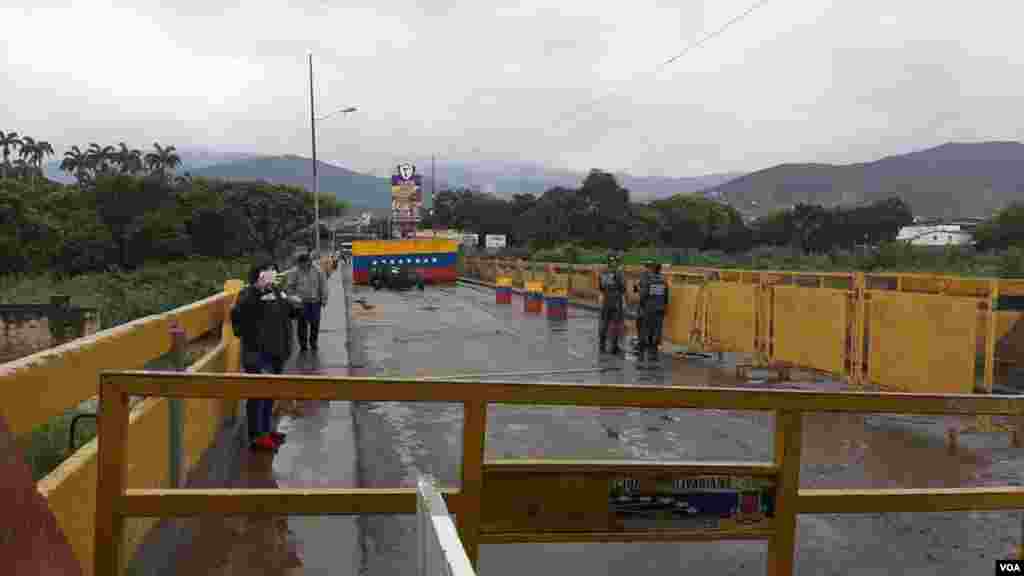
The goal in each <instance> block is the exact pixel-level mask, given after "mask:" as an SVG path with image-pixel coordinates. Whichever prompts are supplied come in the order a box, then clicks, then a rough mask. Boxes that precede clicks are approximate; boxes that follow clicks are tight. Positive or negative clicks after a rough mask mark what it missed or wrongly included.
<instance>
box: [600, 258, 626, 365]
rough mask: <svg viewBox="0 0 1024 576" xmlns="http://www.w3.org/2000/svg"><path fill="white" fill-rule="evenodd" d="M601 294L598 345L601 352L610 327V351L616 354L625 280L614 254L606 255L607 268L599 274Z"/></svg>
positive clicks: (603, 349)
mask: <svg viewBox="0 0 1024 576" xmlns="http://www.w3.org/2000/svg"><path fill="white" fill-rule="evenodd" d="M601 295H602V296H603V298H602V301H601V324H600V327H599V329H598V346H599V349H600V351H601V353H602V354H603V353H604V351H605V342H606V341H607V339H608V335H609V334H608V332H609V328H611V337H612V351H611V353H612V354H618V353H619V336H620V333H621V326H622V317H623V307H624V302H623V299H624V297H625V295H626V280H625V278H624V277H623V276H622V271H621V270H620V269H619V259H618V257H617V256H616V255H615V254H609V255H608V269H607V270H605V271H604V273H602V274H601Z"/></svg>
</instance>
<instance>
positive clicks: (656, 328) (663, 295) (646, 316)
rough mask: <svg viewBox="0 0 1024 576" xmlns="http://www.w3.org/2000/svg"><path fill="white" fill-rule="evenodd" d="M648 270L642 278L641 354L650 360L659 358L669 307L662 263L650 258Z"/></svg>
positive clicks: (635, 288) (641, 356) (639, 290)
mask: <svg viewBox="0 0 1024 576" xmlns="http://www.w3.org/2000/svg"><path fill="white" fill-rule="evenodd" d="M646 264H647V272H646V273H645V274H644V275H643V277H642V278H641V279H640V286H639V288H637V287H634V290H635V291H637V292H639V293H640V317H641V318H643V322H642V329H641V334H640V350H639V356H640V358H641V359H643V355H644V351H646V352H647V355H648V360H657V359H658V348H659V347H660V346H661V328H662V325H663V324H664V321H665V311H666V309H667V308H668V285H667V284H666V283H665V277H664V276H662V275H661V264H658V263H657V262H655V261H654V260H648V261H647V262H646Z"/></svg>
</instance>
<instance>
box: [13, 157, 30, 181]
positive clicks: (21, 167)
mask: <svg viewBox="0 0 1024 576" xmlns="http://www.w3.org/2000/svg"><path fill="white" fill-rule="evenodd" d="M31 173H32V165H31V164H29V163H28V162H26V161H25V159H24V158H18V159H17V160H15V161H14V177H15V178H28V175H29V174H31Z"/></svg>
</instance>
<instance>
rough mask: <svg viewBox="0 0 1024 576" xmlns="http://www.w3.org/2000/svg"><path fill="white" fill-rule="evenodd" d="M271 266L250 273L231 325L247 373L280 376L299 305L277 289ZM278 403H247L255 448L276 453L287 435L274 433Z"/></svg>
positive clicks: (267, 265)
mask: <svg viewBox="0 0 1024 576" xmlns="http://www.w3.org/2000/svg"><path fill="white" fill-rule="evenodd" d="M274 279H275V273H274V271H273V267H272V265H271V264H269V263H267V264H260V265H257V266H253V267H252V268H251V269H250V270H249V285H248V286H246V287H245V288H244V289H243V290H242V292H241V293H240V294H239V295H238V301H237V302H236V303H235V305H234V307H232V309H231V323H232V325H233V326H234V329H235V333H236V334H238V336H239V338H241V340H242V350H241V352H242V354H241V356H242V358H241V360H242V368H243V369H244V370H245V371H246V372H247V373H253V374H262V373H263V372H265V371H268V370H269V371H270V372H272V373H274V374H280V373H282V372H283V371H284V363H285V361H286V360H288V357H289V356H291V353H292V323H291V318H292V316H293V315H294V313H293V311H294V310H295V304H294V301H293V299H291V298H289V297H288V296H287V295H286V294H285V293H284V292H283V291H282V290H280V289H279V288H277V287H275V286H274ZM273 408H274V401H273V400H269V399H249V400H248V401H247V402H246V415H247V417H248V422H247V423H248V427H249V442H250V445H251V446H252V447H253V448H256V449H265V450H276V449H277V448H278V447H279V446H280V445H281V443H282V442H284V435H283V434H280V433H277V432H275V431H274V430H273Z"/></svg>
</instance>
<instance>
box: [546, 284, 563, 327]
mask: <svg viewBox="0 0 1024 576" xmlns="http://www.w3.org/2000/svg"><path fill="white" fill-rule="evenodd" d="M544 305H545V307H546V308H547V311H548V318H550V319H552V320H565V319H566V318H568V317H569V291H568V290H566V289H565V288H554V287H552V288H548V290H547V292H546V293H545V294H544Z"/></svg>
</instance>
